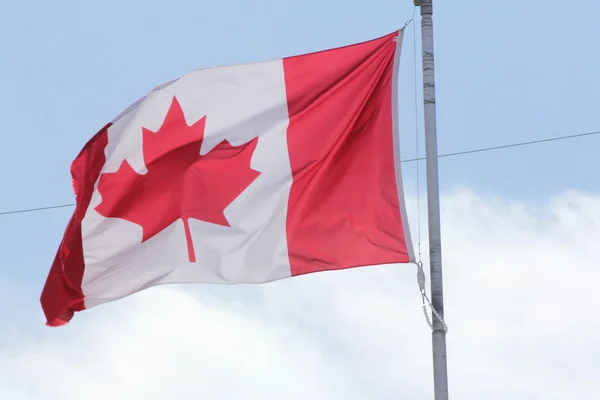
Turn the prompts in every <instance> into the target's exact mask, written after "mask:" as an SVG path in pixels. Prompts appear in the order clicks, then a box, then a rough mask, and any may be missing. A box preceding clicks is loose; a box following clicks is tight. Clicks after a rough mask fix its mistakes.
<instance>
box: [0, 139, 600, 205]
mask: <svg viewBox="0 0 600 400" xmlns="http://www.w3.org/2000/svg"><path fill="white" fill-rule="evenodd" d="M594 135H600V131H593V132H585V133H577V134H574V135H564V136H557V137H553V138H546V139H538V140H530V141H527V142H517V143H511V144H505V145H501V146H491V147H481V148H478V149H472V150H463V151H456V152H452V153H443V154H439V155H438V158H448V157H457V156H464V155H468V154H475V153H483V152H489V151H496V150H505V149H510V148H514V147H524V146H533V145H537V144H543V143H548V142H555V141H560V140H569V139H576V138H582V137H588V136H594ZM423 160H425V157H415V158H408V159H404V160H401V161H400V162H401V163H403V164H405V163H411V162H416V161H423ZM68 207H75V203H67V204H57V205H53V206H45V207H35V208H24V209H17V210H9V211H0V216H4V215H13V214H25V213H31V212H36V211H46V210H55V209H59V208H68Z"/></svg>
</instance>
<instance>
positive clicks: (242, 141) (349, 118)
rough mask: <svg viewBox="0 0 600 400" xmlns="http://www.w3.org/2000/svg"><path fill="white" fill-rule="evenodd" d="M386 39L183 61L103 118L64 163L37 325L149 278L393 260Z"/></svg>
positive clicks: (397, 210) (404, 255) (390, 60)
mask: <svg viewBox="0 0 600 400" xmlns="http://www.w3.org/2000/svg"><path fill="white" fill-rule="evenodd" d="M401 42H402V31H397V32H394V33H392V34H389V35H386V36H384V37H381V38H378V39H375V40H371V41H368V42H364V43H360V44H354V45H351V46H346V47H341V48H337V49H332V50H326V51H321V52H318V53H312V54H306V55H301V56H296V57H289V58H284V59H280V60H276V61H269V62H262V63H256V64H246V65H237V66H229V67H219V68H212V69H202V70H196V71H193V72H191V73H188V74H187V75H184V76H183V77H180V78H179V79H176V80H174V81H172V82H169V83H166V84H164V85H161V86H159V87H157V88H156V89H154V90H153V91H152V92H150V93H149V94H147V95H146V96H144V97H143V98H142V99H140V100H138V101H137V102H136V103H134V104H133V105H131V106H130V107H129V108H128V109H127V110H125V111H124V112H123V113H122V114H121V115H119V116H118V117H117V118H115V119H114V120H113V121H112V122H110V123H109V124H107V125H106V126H105V127H104V128H103V129H101V130H100V131H99V132H98V133H97V134H96V135H95V136H94V137H93V138H92V139H91V140H90V141H89V142H88V143H87V144H86V145H85V147H84V148H83V149H82V150H81V152H80V154H79V155H78V156H77V158H76V159H75V160H74V162H73V164H72V166H71V175H72V177H73V186H74V189H75V194H76V199H77V205H76V209H75V211H74V213H73V216H72V218H71V220H70V222H69V224H68V226H67V228H66V231H65V234H64V238H63V240H62V242H61V244H60V246H59V249H58V252H57V254H56V258H55V260H54V263H53V264H52V267H51V269H50V273H49V275H48V279H47V281H46V285H45V287H44V289H43V292H42V296H41V303H42V308H43V310H44V312H45V314H46V318H47V321H48V325H50V326H58V325H62V324H65V323H67V322H68V321H70V320H71V318H72V317H73V314H74V312H76V311H82V310H84V309H86V308H90V307H92V306H96V305H98V304H101V303H106V302H110V301H115V300H117V299H120V298H123V297H125V296H128V295H131V294H133V293H136V292H139V291H141V290H144V289H146V288H148V287H151V286H154V285H158V284H165V283H186V282H187V283H191V282H197V283H200V282H204V283H223V284H236V283H264V282H269V281H273V280H277V279H282V278H288V277H292V276H297V275H302V274H307V273H313V272H318V271H327V270H339V269H346V268H353V267H359V266H368V265H377V264H389V263H406V262H409V261H410V260H411V259H412V256H413V250H412V245H411V243H410V235H409V231H408V223H407V220H406V212H405V204H404V195H403V187H402V181H401V170H400V159H399V145H398V132H397V106H396V86H397V82H396V75H397V72H398V60H399V57H400V48H401Z"/></svg>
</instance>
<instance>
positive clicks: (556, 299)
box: [0, 191, 600, 400]
mask: <svg viewBox="0 0 600 400" xmlns="http://www.w3.org/2000/svg"><path fill="white" fill-rule="evenodd" d="M413 215H414V213H413ZM423 215H426V213H423ZM442 224H443V241H444V249H443V250H444V262H445V264H444V279H445V294H446V317H447V320H448V324H449V327H450V332H449V334H448V360H449V370H450V391H451V398H460V399H473V400H480V399H486V400H487V399H503V400H504V399H507V398H510V399H517V400H518V399H527V400H532V399H544V400H546V399H577V398H592V397H593V393H596V392H597V388H598V379H599V378H598V377H599V376H600V340H599V339H598V335H599V334H600V306H599V304H600V302H598V301H597V299H596V294H595V290H596V288H597V282H598V281H599V280H600V269H599V268H598V263H597V262H596V260H597V259H599V258H600V247H598V246H596V245H595V244H596V241H597V238H600V196H594V195H585V194H581V193H575V192H573V193H567V194H564V195H561V196H559V197H557V198H555V199H553V200H552V201H551V202H549V203H548V204H546V205H543V206H537V207H535V206H533V205H525V204H521V203H517V202H514V201H509V200H502V199H494V198H490V197H482V196H478V195H475V194H473V193H471V192H469V191H460V192H455V193H453V194H450V195H448V196H445V197H444V199H443V222H442ZM423 225H424V226H426V224H423ZM413 226H414V224H413ZM413 233H414V234H415V237H416V230H415V229H413ZM425 250H426V249H425ZM420 307H421V303H420V298H419V296H418V290H417V287H416V279H415V269H414V267H413V266H401V267H398V266H386V267H374V268H361V269H355V270H348V271H343V272H342V271H340V272H333V273H321V274H314V275H312V276H304V277H299V278H294V279H289V280H287V281H280V282H276V283H273V284H268V285H263V286H237V287H218V286H202V285H194V286H185V287H181V286H164V287H161V288H154V289H150V290H147V291H145V292H142V293H140V294H138V295H134V296H131V297H129V298H127V299H123V300H121V301H119V302H115V303H112V304H110V305H104V306H99V307H96V308H94V309H91V310H88V311H85V312H84V313H79V314H77V315H76V316H75V319H74V320H73V321H72V323H71V324H70V325H68V326H67V327H63V328H57V329H50V328H42V327H40V329H39V330H37V331H36V332H35V334H34V335H29V336H25V335H24V332H25V331H24V330H23V329H22V328H19V327H18V326H17V328H15V329H13V330H12V331H11V334H10V335H9V334H8V333H7V331H5V332H4V333H5V336H6V339H3V342H2V343H0V397H1V398H3V399H11V400H19V399H24V400H30V399H44V400H54V399H61V400H70V399H77V400H80V399H86V400H87V399H90V400H92V399H128V400H130V399H138V398H139V399H144V400H153V399H188V398H189V399H198V398H203V399H219V400H226V399H241V398H250V399H254V398H257V399H258V398H260V399H265V400H269V399H277V400H279V399H292V400H293V399H311V400H319V399H345V400H346V399H348V400H353V399H397V398H411V399H416V398H431V397H432V396H431V393H432V389H431V388H432V377H431V375H432V373H431V348H430V346H431V344H430V332H429V328H428V327H427V325H426V324H425V321H424V319H423V315H422V310H421V308H420Z"/></svg>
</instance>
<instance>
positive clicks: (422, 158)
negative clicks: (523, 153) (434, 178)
mask: <svg viewBox="0 0 600 400" xmlns="http://www.w3.org/2000/svg"><path fill="white" fill-rule="evenodd" d="M598 134H600V131H595V132H587V133H578V134H575V135H567V136H559V137H553V138H548V139H540V140H532V141H529V142H520V143H512V144H505V145H502V146H493V147H483V148H480V149H473V150H464V151H457V152H455V153H445V154H440V155H438V158H443V157H454V156H462V155H465V154H473V153H483V152H485V151H493V150H504V149H509V148H511V147H521V146H529V145H533V144H541V143H548V142H554V141H557V140H566V139H575V138H580V137H585V136H593V135H598ZM422 160H425V157H419V158H409V159H407V160H402V161H401V162H403V163H407V162H414V161H422Z"/></svg>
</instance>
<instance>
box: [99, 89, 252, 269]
mask: <svg viewBox="0 0 600 400" xmlns="http://www.w3.org/2000/svg"><path fill="white" fill-rule="evenodd" d="M205 124H206V116H205V117H203V118H202V119H200V120H199V121H198V122H196V123H195V124H193V125H192V126H188V125H187V123H186V122H185V117H184V114H183V110H182V109H181V106H180V105H179V102H178V101H177V98H175V97H173V101H172V103H171V106H170V108H169V111H168V112H167V115H166V116H165V120H164V122H163V124H162V126H161V127H160V129H159V130H158V131H157V132H152V131H150V130H148V129H146V128H143V127H142V135H143V154H144V163H145V165H146V168H147V170H148V171H147V173H146V174H144V175H140V174H138V173H137V172H135V171H134V170H133V168H132V167H131V165H130V164H129V163H128V162H127V161H126V160H125V161H123V163H122V164H121V166H120V167H119V169H118V170H117V171H116V172H111V173H104V174H102V175H101V177H100V182H99V183H98V190H99V192H100V194H101V195H102V203H100V204H99V205H98V206H97V207H96V211H98V212H99V213H100V214H102V215H103V216H105V217H107V218H110V217H113V218H122V219H124V220H127V221H130V222H133V223H135V224H138V225H140V226H141V227H142V229H143V236H142V243H143V242H145V241H146V240H148V239H150V238H151V237H153V236H154V235H156V234H157V233H159V232H161V231H162V230H163V229H165V228H167V227H168V226H170V225H171V224H172V223H174V222H175V221H177V220H178V219H180V218H181V219H182V220H183V224H184V228H185V236H186V242H187V248H188V254H189V259H190V262H195V261H196V254H195V251H194V245H193V242H192V235H191V233H190V227H189V223H188V219H189V218H193V219H197V220H201V221H206V222H211V223H213V224H218V225H222V226H230V225H229V223H228V222H227V219H226V218H225V215H224V214H223V211H224V210H225V208H226V207H227V206H228V205H229V204H231V202H232V201H233V200H235V199H236V198H237V197H238V196H239V195H240V194H241V193H242V192H243V191H244V190H245V189H246V188H247V187H248V186H249V185H250V184H251V183H252V182H253V181H254V180H255V179H256V178H257V177H258V175H260V173H259V172H257V171H255V170H253V169H251V168H250V159H251V157H252V154H253V152H254V149H255V148H256V144H257V141H258V138H254V139H253V140H251V141H250V142H248V143H246V144H243V145H241V146H237V147H234V146H232V145H231V144H229V142H227V141H226V140H224V141H222V142H221V143H219V144H218V145H217V146H216V147H215V148H214V149H212V150H211V151H210V152H209V153H207V154H206V155H200V147H201V146H202V141H203V139H204V127H205Z"/></svg>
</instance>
